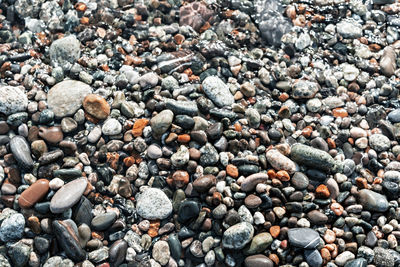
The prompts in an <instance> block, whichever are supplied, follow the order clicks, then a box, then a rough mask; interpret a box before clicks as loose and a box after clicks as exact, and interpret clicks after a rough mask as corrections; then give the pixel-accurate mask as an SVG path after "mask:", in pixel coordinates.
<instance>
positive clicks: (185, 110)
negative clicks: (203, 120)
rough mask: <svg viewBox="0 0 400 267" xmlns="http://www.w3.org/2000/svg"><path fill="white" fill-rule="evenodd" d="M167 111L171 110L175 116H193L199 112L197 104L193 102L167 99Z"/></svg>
mask: <svg viewBox="0 0 400 267" xmlns="http://www.w3.org/2000/svg"><path fill="white" fill-rule="evenodd" d="M166 107H167V109H170V110H172V112H174V114H176V115H189V116H195V115H197V113H198V112H199V110H198V108H197V104H196V102H194V101H177V100H174V99H168V100H167V101H166Z"/></svg>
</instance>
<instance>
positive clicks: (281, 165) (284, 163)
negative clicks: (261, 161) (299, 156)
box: [266, 149, 298, 173]
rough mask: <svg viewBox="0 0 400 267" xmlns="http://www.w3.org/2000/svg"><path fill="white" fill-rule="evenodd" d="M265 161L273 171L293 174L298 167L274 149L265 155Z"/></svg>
mask: <svg viewBox="0 0 400 267" xmlns="http://www.w3.org/2000/svg"><path fill="white" fill-rule="evenodd" d="M266 157H267V161H268V163H269V164H271V166H272V167H273V168H274V169H275V170H278V171H280V170H285V171H287V172H289V173H294V172H295V171H297V170H298V166H297V165H296V163H294V162H293V161H292V160H291V159H289V158H288V157H286V156H285V155H283V154H282V153H280V152H279V151H278V150H276V149H271V150H269V151H268V152H267V154H266Z"/></svg>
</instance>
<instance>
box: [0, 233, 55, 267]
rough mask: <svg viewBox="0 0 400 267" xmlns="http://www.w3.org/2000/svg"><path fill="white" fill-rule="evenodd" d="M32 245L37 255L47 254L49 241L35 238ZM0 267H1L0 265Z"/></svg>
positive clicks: (38, 237) (39, 237)
mask: <svg viewBox="0 0 400 267" xmlns="http://www.w3.org/2000/svg"><path fill="white" fill-rule="evenodd" d="M33 244H34V246H35V249H36V250H37V251H38V252H39V254H44V253H46V252H47V250H48V249H49V247H50V241H49V239H47V238H44V237H42V236H36V237H35V238H34V239H33ZM0 266H1V265H0Z"/></svg>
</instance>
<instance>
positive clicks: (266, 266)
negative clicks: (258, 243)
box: [244, 254, 274, 267]
mask: <svg viewBox="0 0 400 267" xmlns="http://www.w3.org/2000/svg"><path fill="white" fill-rule="evenodd" d="M244 265H245V266H246V267H273V266H274V263H273V262H272V260H270V259H269V258H268V257H267V256H265V255H262V254H257V255H252V256H248V257H246V259H245V260H244Z"/></svg>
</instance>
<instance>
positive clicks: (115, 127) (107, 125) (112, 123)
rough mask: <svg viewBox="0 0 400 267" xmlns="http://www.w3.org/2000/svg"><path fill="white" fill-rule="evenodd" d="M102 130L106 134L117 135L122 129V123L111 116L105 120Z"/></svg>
mask: <svg viewBox="0 0 400 267" xmlns="http://www.w3.org/2000/svg"><path fill="white" fill-rule="evenodd" d="M101 131H102V132H103V134H104V135H117V134H120V133H121V131H122V125H121V123H119V121H118V120H117V119H114V118H111V119H108V120H106V121H105V122H104V124H103V127H102V128H101Z"/></svg>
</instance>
